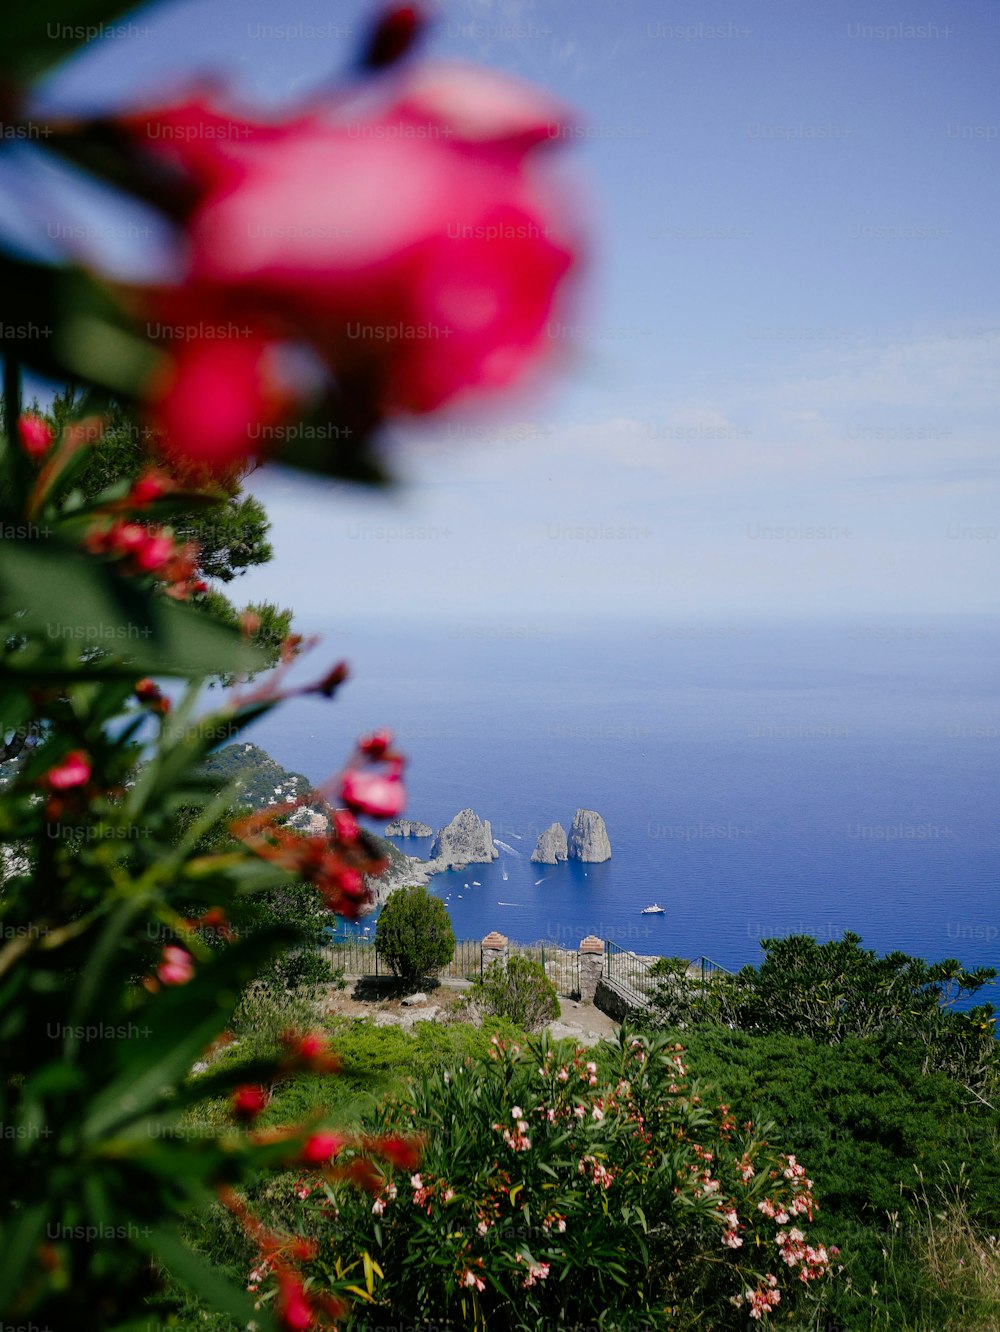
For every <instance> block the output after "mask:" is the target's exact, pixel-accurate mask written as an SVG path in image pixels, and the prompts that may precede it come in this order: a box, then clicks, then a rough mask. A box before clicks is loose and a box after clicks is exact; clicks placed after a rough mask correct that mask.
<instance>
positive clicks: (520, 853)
mask: <svg viewBox="0 0 1000 1332" xmlns="http://www.w3.org/2000/svg"><path fill="white" fill-rule="evenodd" d="M493 845H494V846H499V847H502V848H503V850H504V851H509V852H510V854H511V855H512V856H523V855H524V852H523V851H518V849H517V847H516V846H511V845H510V844H509V843H508V842H501V840H500V838H499V837H494V838H493Z"/></svg>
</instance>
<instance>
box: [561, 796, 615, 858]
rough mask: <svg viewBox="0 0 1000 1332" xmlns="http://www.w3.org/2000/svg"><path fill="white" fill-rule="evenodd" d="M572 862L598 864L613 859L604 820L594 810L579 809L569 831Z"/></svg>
mask: <svg viewBox="0 0 1000 1332" xmlns="http://www.w3.org/2000/svg"><path fill="white" fill-rule="evenodd" d="M569 858H570V860H587V861H590V862H592V863H593V862H596V861H600V860H610V859H611V841H610V839H609V838H608V830H607V828H606V827H605V826H604V820H603V819H602V818H601V816H600V814H598V813H597V812H596V810H593V809H578V810H577V811H576V813H575V814H574V816H573V826H572V828H570V830H569Z"/></svg>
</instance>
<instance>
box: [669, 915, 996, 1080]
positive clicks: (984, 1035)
mask: <svg viewBox="0 0 1000 1332" xmlns="http://www.w3.org/2000/svg"><path fill="white" fill-rule="evenodd" d="M761 947H762V948H763V950H764V960H763V962H761V964H760V966H759V967H752V966H746V967H744V968H743V969H742V970H741V971H740V972H739V973H738V974H737V975H735V976H730V975H725V974H719V973H717V974H714V975H712V976H710V977H708V978H707V979H706V980H705V981H704V982H702V980H701V979H700V978H689V977H686V976H685V974H684V972H682V971H681V970H680V969H679V967H678V966H677V965H675V964H676V962H677V959H665V960H664V962H663V963H655V964H654V965H653V966H652V967H651V968H650V972H649V974H650V976H651V977H652V978H653V979H654V980H657V981H658V982H659V983H658V984H657V986H656V987H655V989H654V990H653V991H652V993H651V996H650V997H651V999H652V1002H653V1005H654V1008H655V1009H656V1011H657V1013H658V1015H659V1019H660V1025H661V1026H662V1027H665V1028H668V1029H673V1028H680V1029H687V1028H690V1027H692V1026H697V1025H702V1024H709V1025H712V1024H721V1025H723V1026H732V1027H736V1028H738V1029H739V1030H741V1031H747V1032H754V1033H757V1034H760V1035H765V1034H784V1035H789V1036H808V1037H810V1038H811V1039H813V1040H815V1041H821V1042H823V1043H824V1044H830V1045H835V1044H837V1043H838V1042H840V1041H843V1040H846V1039H848V1038H850V1037H875V1038H878V1039H880V1040H886V1041H889V1042H891V1043H896V1042H899V1041H903V1042H907V1043H910V1044H912V1045H913V1046H914V1047H915V1048H919V1049H920V1050H921V1053H922V1066H923V1069H924V1071H925V1072H928V1073H930V1072H941V1073H946V1074H948V1075H949V1076H950V1077H953V1078H955V1079H956V1080H958V1081H959V1082H961V1083H963V1084H964V1086H965V1087H966V1088H967V1090H968V1091H969V1092H970V1094H971V1095H972V1096H973V1097H985V1099H986V1100H987V1101H991V1102H993V1101H995V1100H996V1098H997V1096H998V1095H1000V1047H998V1045H997V1042H996V1040H995V1039H994V1009H993V1007H992V1006H991V1005H990V1004H981V1005H979V1006H978V1007H976V1008H973V1009H971V1010H969V1011H968V1012H959V1011H956V1008H955V1005H956V1003H957V1002H958V1000H960V999H963V998H964V997H966V996H971V995H975V994H977V993H978V992H979V990H981V989H982V988H983V986H984V985H986V984H987V983H988V982H989V981H991V980H992V979H993V978H994V977H995V976H996V974H997V973H996V972H995V971H994V970H992V969H990V968H987V967H977V968H974V969H972V970H969V969H967V968H965V967H963V966H962V965H961V963H960V962H958V961H957V960H956V959H954V958H948V959H946V960H945V961H943V962H935V963H931V964H928V963H926V962H924V961H923V960H922V959H920V958H914V957H909V956H907V954H906V953H901V952H893V953H888V954H887V955H886V956H885V957H879V955H878V954H877V953H875V952H873V951H872V950H871V949H866V948H862V947H861V938H860V936H859V935H857V934H852V933H850V932H846V933H845V934H844V936H843V937H842V938H841V939H831V940H828V941H827V942H825V943H818V942H817V941H816V940H815V939H813V938H811V937H810V936H809V935H790V936H788V937H787V938H783V939H763V940H761Z"/></svg>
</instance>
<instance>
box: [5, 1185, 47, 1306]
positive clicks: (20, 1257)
mask: <svg viewBox="0 0 1000 1332" xmlns="http://www.w3.org/2000/svg"><path fill="white" fill-rule="evenodd" d="M49 1210H50V1208H49V1203H48V1202H47V1201H46V1202H41V1203H37V1204H36V1205H35V1206H34V1207H29V1208H27V1209H26V1210H25V1211H23V1212H21V1213H19V1214H18V1217H17V1220H16V1221H9V1222H8V1223H7V1225H6V1226H3V1227H2V1228H0V1251H2V1252H3V1262H2V1263H0V1309H4V1310H8V1309H11V1308H12V1306H13V1304H14V1298H13V1297H14V1294H15V1293H16V1291H17V1289H18V1286H19V1285H20V1282H21V1275H22V1273H23V1271H24V1269H25V1267H26V1266H27V1265H28V1264H29V1263H31V1264H32V1265H33V1266H34V1264H35V1262H36V1261H37V1260H36V1256H35V1250H36V1249H37V1247H38V1245H39V1243H40V1242H41V1238H42V1227H43V1226H44V1225H45V1221H46V1217H47V1215H48V1212H49Z"/></svg>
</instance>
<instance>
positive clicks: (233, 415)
mask: <svg viewBox="0 0 1000 1332" xmlns="http://www.w3.org/2000/svg"><path fill="white" fill-rule="evenodd" d="M186 317H187V316H186ZM270 354H271V347H270V344H269V343H268V342H267V341H266V340H265V338H264V337H262V336H259V335H258V336H256V337H241V338H234V339H232V340H226V341H222V340H218V341H216V340H213V339H207V340H205V341H199V340H198V339H191V340H189V341H186V342H183V343H181V344H180V345H179V346H178V347H177V348H176V349H175V350H174V352H173V355H172V356H171V357H170V359H168V360H166V361H165V362H163V363H162V364H161V365H160V367H159V368H158V370H157V371H156V372H155V376H154V378H153V379H151V380H150V381H149V382H148V383H147V385H146V386H145V395H146V397H147V399H148V401H149V404H150V410H151V414H152V417H153V423H154V425H155V427H156V428H157V430H159V431H160V432H161V434H162V436H163V439H164V444H165V448H166V451H167V453H168V454H169V455H170V456H171V457H172V458H175V459H179V460H185V459H194V460H197V461H198V462H200V463H203V464H205V465H206V466H208V467H210V468H212V469H213V470H216V471H222V470H225V468H226V467H228V466H231V465H232V464H233V463H238V462H240V461H241V460H242V459H244V458H247V457H250V456H254V455H256V454H258V453H260V452H262V449H261V447H260V445H259V442H255V441H259V440H260V438H261V435H262V431H261V427H262V426H263V427H265V428H266V427H268V426H273V425H274V424H275V423H276V422H277V421H279V420H280V419H281V418H282V416H284V415H285V413H286V412H287V411H288V409H289V407H290V406H291V404H292V401H293V395H292V393H291V390H290V388H288V387H285V386H283V385H282V383H281V381H280V380H279V379H278V378H277V374H276V372H275V370H274V369H273V367H272V364H271V358H270ZM264 437H265V438H266V431H265V433H264Z"/></svg>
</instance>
